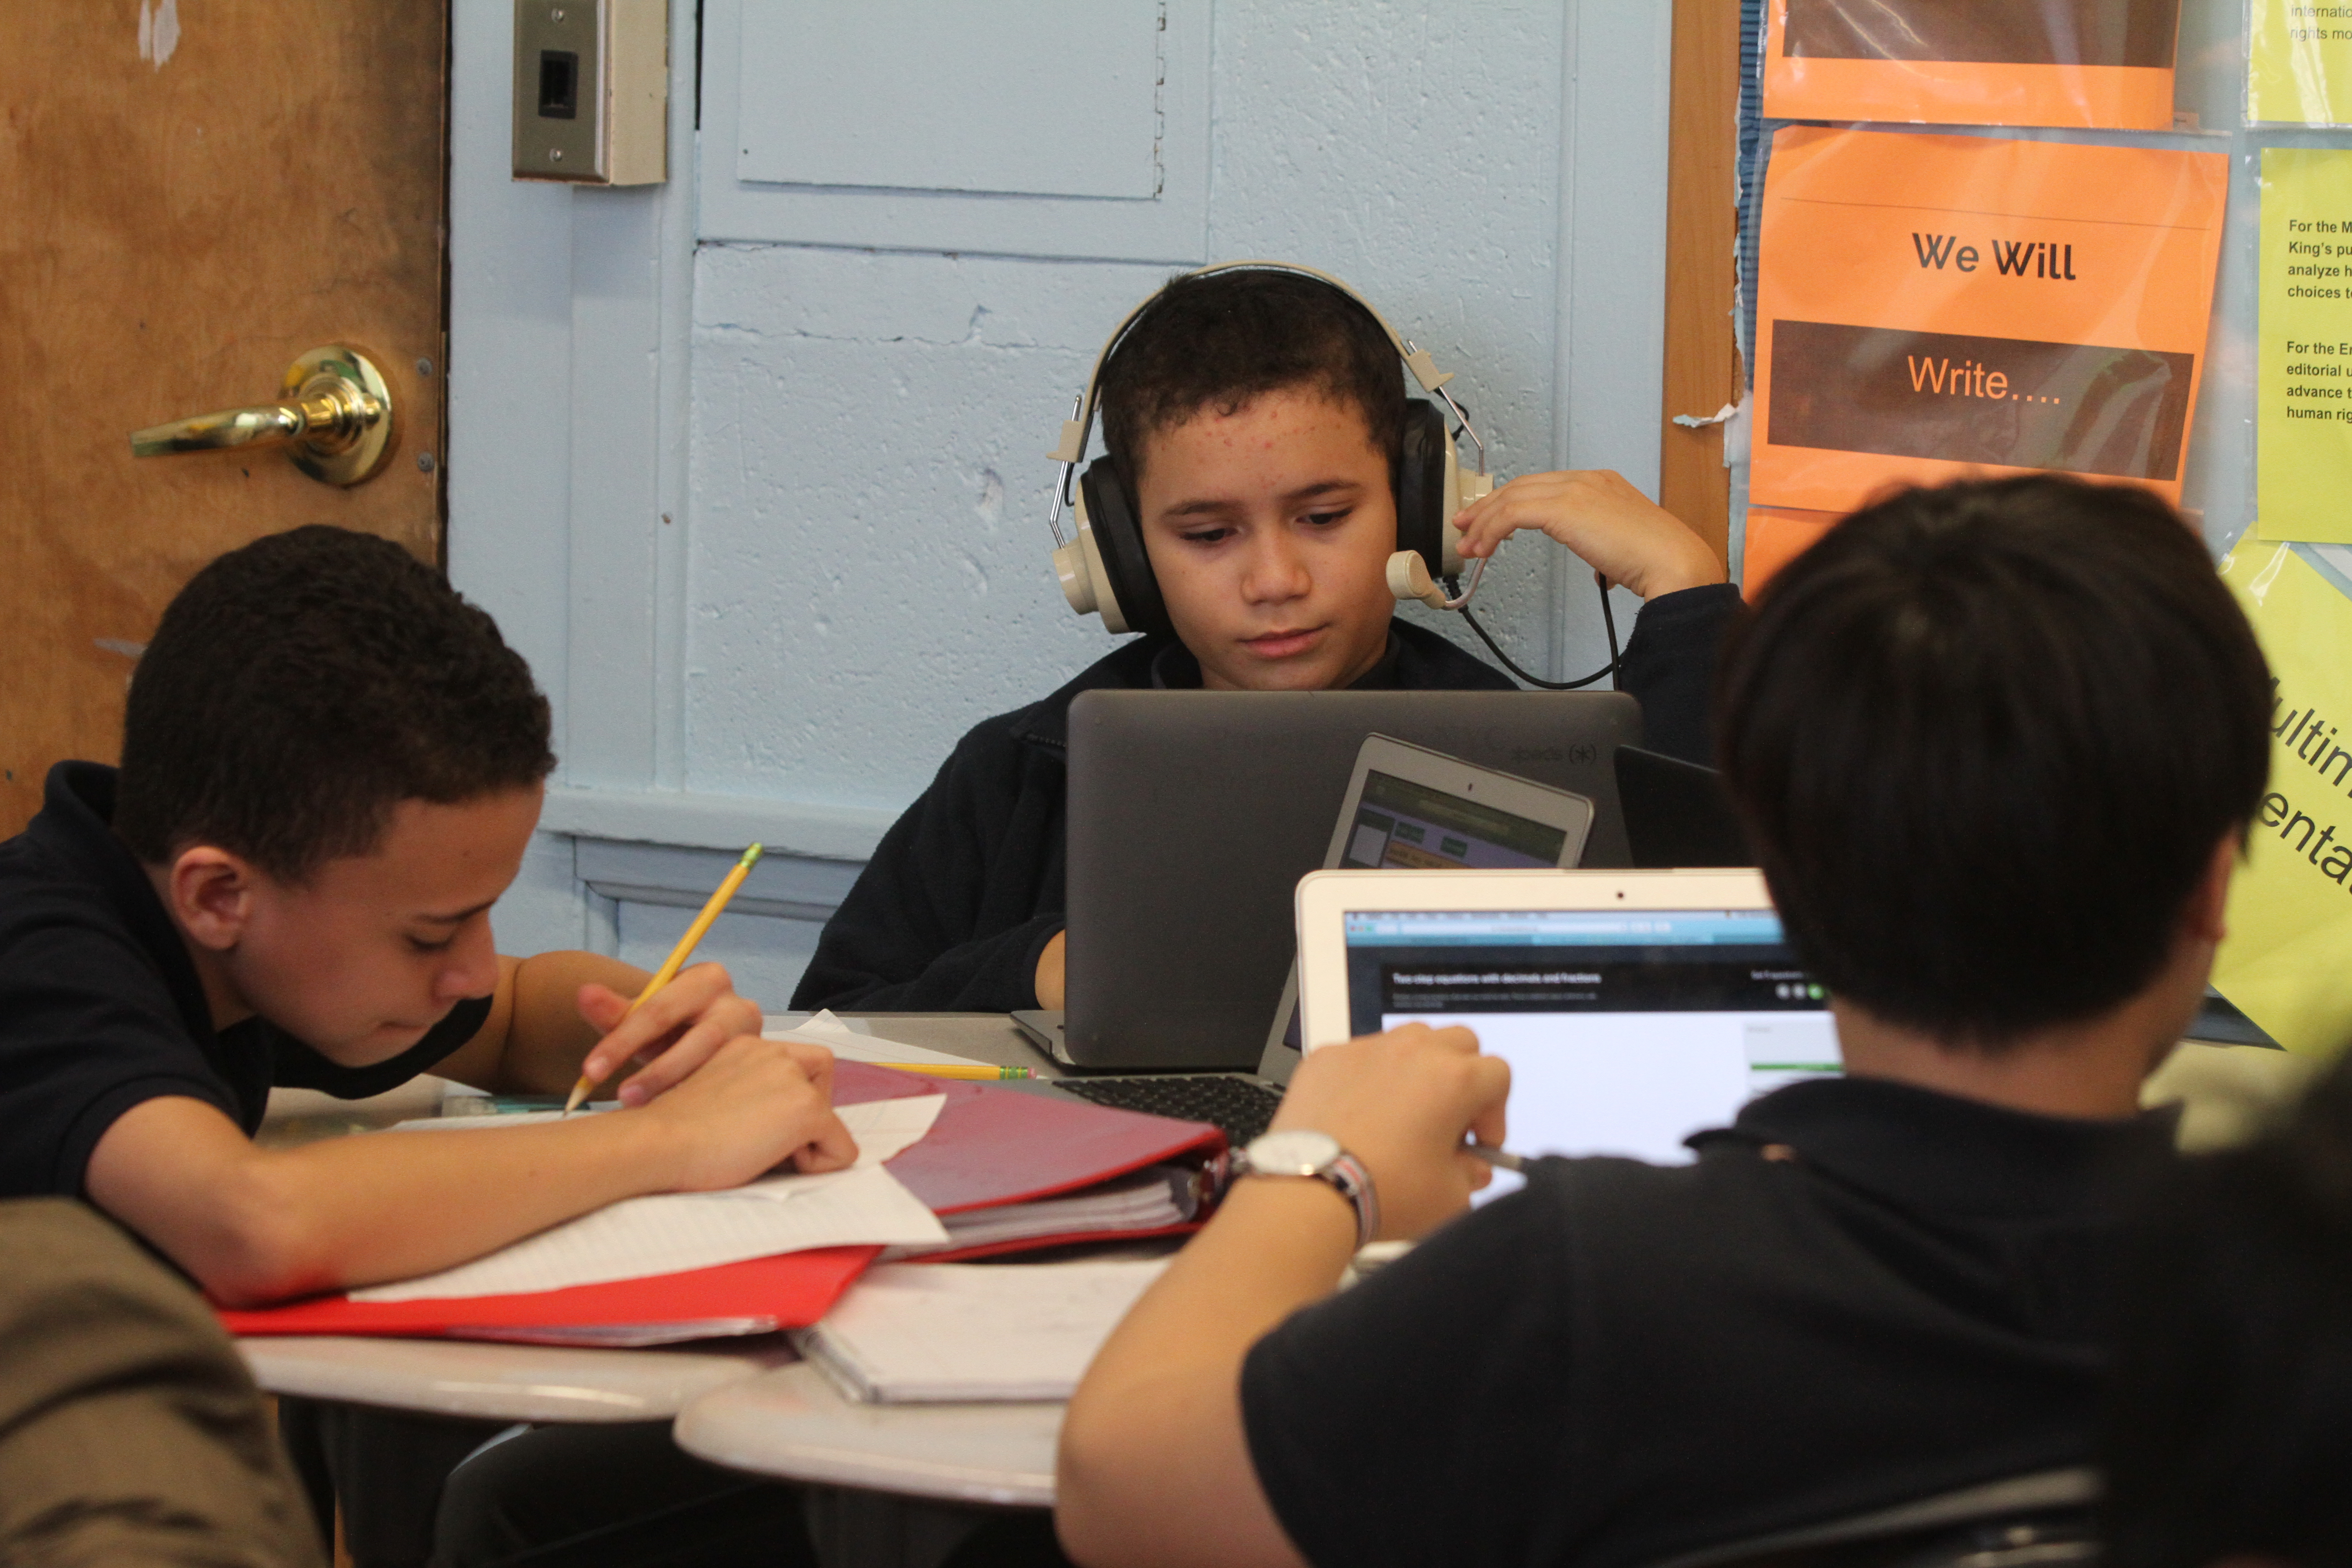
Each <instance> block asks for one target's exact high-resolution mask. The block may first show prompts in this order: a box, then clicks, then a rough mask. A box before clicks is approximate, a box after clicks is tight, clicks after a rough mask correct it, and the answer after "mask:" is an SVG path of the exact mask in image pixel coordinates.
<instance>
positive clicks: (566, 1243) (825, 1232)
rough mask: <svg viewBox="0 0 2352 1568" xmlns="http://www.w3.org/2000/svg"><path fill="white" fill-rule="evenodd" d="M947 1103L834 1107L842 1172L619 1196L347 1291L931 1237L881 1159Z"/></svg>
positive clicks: (931, 1218) (678, 1266)
mask: <svg viewBox="0 0 2352 1568" xmlns="http://www.w3.org/2000/svg"><path fill="white" fill-rule="evenodd" d="M946 1103H947V1098H946V1096H944V1095H937V1094H926V1095H918V1096H914V1097H911V1098H909V1099H906V1100H872V1101H869V1102H867V1103H866V1104H863V1105H845V1106H842V1107H840V1108H839V1110H840V1115H841V1120H842V1121H844V1122H845V1124H846V1125H847V1126H848V1128H849V1131H850V1135H851V1136H852V1137H854V1138H856V1140H857V1145H858V1159H857V1163H856V1165H855V1166H853V1167H851V1168H850V1169H848V1170H846V1171H831V1172H827V1173H824V1174H822V1175H814V1176H801V1175H784V1176H767V1177H763V1178H761V1180H759V1181H756V1182H751V1183H749V1184H745V1185H743V1186H740V1187H734V1188H730V1189H729V1190H728V1191H725V1192H719V1193H665V1194H659V1195H656V1196H653V1197H643V1198H628V1199H625V1200H624V1201H623V1202H620V1203H617V1204H610V1205H606V1206H605V1207H604V1208H601V1209H598V1210H596V1211H595V1212H594V1213H593V1214H585V1215H581V1216H580V1217H579V1218H577V1219H574V1220H567V1221H566V1222H564V1223H563V1224H562V1225H559V1226H552V1227H551V1228H549V1229H547V1230H542V1231H541V1232H540V1233H539V1234H538V1235H536V1236H530V1237H524V1238H523V1239H522V1240H520V1241H518V1242H516V1243H514V1244H513V1245H512V1246H509V1247H500V1248H499V1250H498V1251H496V1252H493V1253H489V1254H488V1255H486V1256H484V1257H481V1258H476V1259H475V1260H474V1261H473V1262H471V1263H461V1264H459V1265H457V1267H456V1268H445V1269H443V1270H441V1271H440V1272H439V1273H437V1274H427V1275H424V1276H421V1277H419V1278H417V1279H403V1280H400V1281H397V1282H396V1283H394V1284H390V1285H375V1286H370V1287H367V1288H365V1289H358V1290H353V1291H352V1293H351V1299H352V1300H354V1301H415V1300H443V1299H446V1298H453V1297H467V1296H510V1295H516V1294H520V1293H521V1292H523V1291H529V1290H560V1289H565V1288H567V1287H569V1286H573V1285H601V1284H604V1283H605V1282H607V1281H610V1280H614V1279H646V1278H648V1277H650V1276H652V1275H656V1274H677V1273H681V1272H683V1271H684V1270H686V1269H688V1268H715V1267H717V1266H718V1265H719V1264H722V1263H740V1262H741V1261H742V1260H743V1259H745V1258H768V1257H772V1256H773V1255H775V1254H777V1253H780V1252H800V1251H803V1250H805V1249H807V1248H809V1247H856V1246H873V1245H879V1246H885V1247H887V1246H903V1245H923V1244H932V1245H936V1244H938V1243H940V1242H942V1241H945V1240H946V1239H947V1230H946V1227H945V1226H941V1225H940V1222H939V1217H938V1216H937V1215H934V1214H932V1213H931V1211H930V1210H929V1209H928V1208H926V1207H925V1206H924V1205H922V1203H921V1202H920V1201H919V1200H918V1199H917V1198H916V1196H915V1195H914V1194H912V1193H910V1192H908V1190H907V1189H906V1188H905V1187H904V1186H902V1185H901V1184H899V1182H898V1178H897V1177H896V1176H893V1175H892V1174H891V1173H889V1172H887V1171H886V1170H884V1169H883V1168H882V1165H881V1162H882V1161H884V1160H887V1159H888V1158H890V1156H891V1155H893V1154H896V1153H898V1152H899V1151H901V1150H903V1149H905V1148H907V1147H908V1146H909V1145H911V1144H913V1143H914V1142H917V1141H918V1140H919V1139H920V1138H921V1137H922V1135H923V1134H924V1133H926V1132H928V1131H930V1126H931V1122H932V1121H934V1120H936V1119H937V1118H938V1116H939V1113H940V1107H941V1106H942V1105H944V1104H946ZM610 1114H614V1115H628V1114H630V1112H626V1111H614V1112H611V1113H610ZM538 1115H539V1113H536V1112H532V1113H526V1114H524V1115H522V1116H519V1117H516V1118H512V1119H509V1118H506V1117H495V1116H472V1117H457V1118H452V1119H450V1121H449V1122H448V1126H449V1127H451V1128H472V1127H486V1126H488V1127H495V1126H499V1125H513V1124H514V1123H515V1122H516V1121H525V1122H528V1121H532V1120H535V1119H537V1117H538ZM423 1125H425V1126H430V1127H435V1128H436V1129H437V1128H439V1127H440V1126H441V1125H442V1124H441V1123H439V1122H427V1123H424V1124H423ZM393 1135H394V1136H396V1135H398V1134H397V1133H396V1132H395V1133H394V1134H393Z"/></svg>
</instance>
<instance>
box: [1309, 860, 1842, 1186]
mask: <svg viewBox="0 0 2352 1568" xmlns="http://www.w3.org/2000/svg"><path fill="white" fill-rule="evenodd" d="M1297 910H1298V953H1299V965H1300V1001H1301V1015H1302V1023H1303V1037H1304V1039H1305V1040H1306V1042H1307V1050H1308V1051H1309V1052H1310V1053H1311V1052H1313V1051H1314V1050H1315V1049H1316V1048H1318V1047H1321V1046H1324V1045H1328V1044H1331V1043H1334V1042H1337V1041H1340V1040H1346V1039H1349V1038H1352V1037H1357V1036H1360V1035H1370V1034H1377V1033H1379V1032H1380V1031H1381V1030H1384V1029H1391V1028H1394V1027H1396V1026H1399V1025H1401V1024H1407V1023H1414V1022H1420V1023H1426V1024H1429V1025H1432V1026H1446V1025H1453V1024H1464V1025H1467V1026H1470V1027H1471V1028H1473V1029H1475V1031H1477V1035H1478V1040H1479V1044H1480V1046H1481V1047H1482V1048H1483V1049H1485V1050H1486V1051H1487V1052H1489V1053H1491V1054H1493V1055H1495V1056H1499V1057H1501V1058H1505V1059H1506V1060H1507V1061H1508V1062H1509V1063H1510V1064H1511V1099H1510V1105H1509V1111H1508V1119H1509V1124H1510V1131H1509V1135H1508V1137H1507V1139H1506V1141H1505V1142H1506V1143H1507V1147H1509V1148H1510V1149H1511V1150H1512V1151H1513V1152H1517V1153H1520V1154H1528V1155H1535V1154H1624V1155H1631V1156H1633V1157H1634V1158H1636V1159H1642V1160H1648V1161H1651V1162H1654V1163H1661V1164H1672V1163H1685V1162H1687V1161H1689V1160H1691V1159H1692V1158H1694V1156H1693V1155H1692V1153H1691V1152H1690V1151H1689V1150H1687V1149H1685V1147H1683V1140H1684V1139H1685V1138H1687V1137H1689V1136H1690V1135H1691V1134H1692V1133H1694V1132H1696V1131H1702V1130H1703V1129H1706V1128H1710V1127H1722V1126H1726V1125H1728V1124H1729V1123H1730V1121H1732V1120H1733V1119H1734V1118H1735V1117H1736V1116H1738V1113H1739V1109H1740V1107H1741V1106H1743V1105H1745V1104H1746V1103H1747V1102H1748V1100H1750V1099H1752V1098H1753V1097H1755V1096H1756V1095H1759V1094H1761V1093H1764V1092H1766V1091H1768V1090H1769V1089H1777V1088H1779V1087H1780V1086H1781V1085H1782V1084H1785V1083H1790V1082H1792V1081H1795V1080H1797V1079H1803V1078H1814V1077H1821V1076H1824V1075H1830V1074H1834V1073H1836V1072H1837V1071H1838V1070H1839V1057H1838V1043H1837V1031H1836V1028H1835V1026H1834V1025H1833V1024H1832V1021H1831V1018H1830V1015H1829V1012H1828V1007H1827V1004H1826V1003H1825V1001H1824V1000H1823V998H1822V989H1821V987H1820V986H1819V985H1817V984H1814V983H1813V981H1812V979H1811V977H1810V976H1809V975H1808V974H1806V973H1805V971H1804V969H1803V968H1802V967H1801V965H1800V964H1799V963H1798V962H1797V960H1796V957H1795V955H1794V954H1793V953H1792V952H1791V951H1790V948H1789V946H1788V943H1787V942H1785V941H1784V940H1783V938H1782V935H1781V931H1780V916H1779V915H1778V914H1776V913H1775V912H1774V911H1773V909H1772V901H1771V899H1770V897H1769V895H1768V894H1767V893H1766V891H1765V889H1764V879H1762V878H1761V877H1759V876H1758V875H1757V874H1756V873H1755V872H1753V871H1413V872H1405V873H1400V872H1396V871H1318V872H1315V873H1313V874H1312V875H1310V876H1308V877H1307V878H1306V879H1303V880H1302V881H1301V882H1300V883H1299V885H1298V901H1297ZM1516 1184H1517V1183H1516V1182H1498V1183H1497V1184H1496V1186H1495V1187H1493V1188H1490V1189H1488V1193H1489V1194H1490V1195H1491V1194H1493V1193H1495V1192H1496V1191H1500V1190H1507V1187H1508V1186H1511V1185H1516Z"/></svg>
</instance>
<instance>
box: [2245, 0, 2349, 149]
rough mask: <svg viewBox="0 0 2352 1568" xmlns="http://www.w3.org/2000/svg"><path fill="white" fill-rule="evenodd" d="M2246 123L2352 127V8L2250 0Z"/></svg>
mask: <svg viewBox="0 0 2352 1568" xmlns="http://www.w3.org/2000/svg"><path fill="white" fill-rule="evenodd" d="M2246 119H2247V121H2249V122H2251V123H2253V124H2258V125H2259V124H2264V123H2268V124H2273V125H2352V5H2346V4H2343V3H2342V0H2251V4H2250V5H2249V6H2248V8H2247V16H2246Z"/></svg>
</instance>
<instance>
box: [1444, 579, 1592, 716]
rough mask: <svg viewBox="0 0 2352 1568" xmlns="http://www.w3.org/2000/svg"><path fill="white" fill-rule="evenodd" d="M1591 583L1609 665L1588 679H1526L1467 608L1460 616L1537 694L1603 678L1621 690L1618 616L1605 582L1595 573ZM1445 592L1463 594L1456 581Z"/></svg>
mask: <svg viewBox="0 0 2352 1568" xmlns="http://www.w3.org/2000/svg"><path fill="white" fill-rule="evenodd" d="M1592 581H1593V583H1594V584H1595V585H1597V586H1598V587H1599V588H1600V590H1601V625H1602V626H1605V627H1606V628H1607V629H1608V632H1609V662H1608V663H1607V664H1604V665H1602V666H1601V668H1599V669H1596V670H1594V671H1593V672H1592V673H1591V675H1588V676H1586V677H1585V678H1584V679H1581V680H1544V679H1540V678H1538V677H1536V676H1532V675H1529V674H1528V672H1527V671H1526V670H1524V669H1521V668H1519V667H1518V664H1517V661H1516V660H1514V659H1513V658H1511V656H1510V655H1509V654H1507V653H1505V652H1504V651H1503V648H1502V645H1501V644H1499V643H1497V642H1496V640H1495V639H1494V638H1493V637H1490V636H1489V635H1488V634H1487V631H1486V627H1485V626H1480V625H1479V624H1478V617H1477V616H1474V615H1472V614H1471V613H1470V606H1469V605H1463V606H1462V610H1461V616H1462V618H1463V619H1464V620H1465V621H1466V622H1468V623H1469V625H1470V629H1471V630H1472V631H1474V632H1476V633H1477V634H1478V640H1479V641H1480V642H1482V643H1485V644H1486V647H1487V651H1489V652H1491V653H1492V654H1493V655H1494V656H1495V657H1496V658H1498V659H1500V660H1501V661H1502V665H1503V668H1505V669H1507V670H1509V671H1510V672H1511V673H1512V674H1513V675H1516V676H1517V677H1518V678H1519V679H1521V680H1524V681H1526V682H1527V683H1528V685H1529V686H1532V687H1534V688H1535V689H1537V690H1538V691H1578V690H1581V689H1583V688H1585V687H1588V686H1590V685H1591V684H1592V683H1593V682H1594V681H1596V680H1598V679H1601V677H1602V676H1604V675H1605V676H1607V677H1609V687H1610V689H1611V690H1612V691H1616V690H1622V689H1623V686H1622V682H1621V681H1620V680H1619V679H1618V665H1619V662H1620V658H1621V656H1620V655H1619V653H1618V651H1617V614H1616V612H1615V611H1614V610H1613V609H1612V608H1611V607H1610V604H1609V585H1608V580H1607V579H1606V578H1604V577H1602V576H1601V574H1600V573H1598V572H1595V573H1594V574H1592ZM1445 592H1446V596H1447V597H1449V598H1454V597H1458V596H1459V595H1460V594H1461V592H1462V590H1461V588H1460V586H1459V584H1458V581H1457V579H1455V578H1453V577H1448V578H1446V579H1445Z"/></svg>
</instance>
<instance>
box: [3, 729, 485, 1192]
mask: <svg viewBox="0 0 2352 1568" xmlns="http://www.w3.org/2000/svg"><path fill="white" fill-rule="evenodd" d="M113 815H114V770H113V769H112V768H109V767H102V766H100V764H98V763H58V765H57V766H56V767H54V768H52V769H50V770H49V777H48V783H47V793H46V795H44V797H43V803H42V807H41V812H40V815H39V816H36V817H34V818H33V821H32V824H31V826H27V827H26V829H25V831H24V832H23V833H20V834H18V835H17V836H16V837H14V838H11V839H9V840H8V841H7V842H6V843H5V844H0V1129H5V1131H0V1197H12V1198H13V1197H33V1196H38V1195H42V1194H62V1195H65V1196H68V1197H79V1196H80V1195H82V1177H83V1172H84V1169H85V1167H87V1166H88V1164H89V1154H90V1151H91V1150H92V1149H94V1148H96V1147H97V1146H98V1141H99V1138H100V1135H102V1134H103V1133H104V1132H105V1131H106V1130H107V1129H108V1128H109V1127H110V1126H112V1125H113V1123H114V1120H115V1118H116V1117H118V1116H121V1114H122V1113H123V1112H124V1111H126V1110H130V1109H131V1107H132V1106H134V1105H137V1104H139V1103H141V1102H142V1101H143V1100H154V1099H158V1098H161V1097H163V1096H166V1095H184V1096H187V1097H188V1098H190V1099H194V1100H203V1101H205V1103H206V1104H208V1105H215V1106H218V1107H219V1108H220V1110H222V1111H223V1112H224V1113H225V1114H226V1115H227V1116H228V1117H230V1118H231V1119H232V1120H234V1121H236V1124H237V1125H238V1126H240V1127H242V1128H244V1129H245V1130H246V1131H247V1132H248V1133H249V1132H251V1131H253V1130H254V1129H255V1128H257V1127H258V1126H260V1125H261V1113H262V1111H263V1110H264V1109H265V1108H266V1107H267V1105H268V1100H269V1090H270V1088H271V1086H272V1085H274V1084H286V1085H290V1086H293V1087H296V1088H301V1089H324V1090H326V1091H327V1092H328V1093H330V1094H334V1095H340V1096H341V1097H343V1098H344V1099H347V1100H353V1099H358V1098H359V1097H361V1096H362V1095H370V1094H381V1093H383V1091H384V1090H385V1089H393V1088H395V1087H397V1086H398V1085H400V1084H403V1083H405V1082H406V1081H407V1080H408V1079H412V1078H414V1077H415V1076H416V1075H417V1074H418V1073H420V1072H423V1071H425V1069H426V1068H431V1067H433V1066H434V1065H435V1064H436V1063H437V1062H439V1061H440V1060H441V1059H442V1058H444V1057H446V1056H447V1055H448V1054H449V1053H450V1052H452V1051H454V1050H456V1049H457V1047H459V1046H462V1045H464V1044H465V1043H466V1042H467V1040H469V1039H472V1038H473V1037H474V1035H475V1034H476V1032H477V1031H478V1030H479V1029H480V1028H481V1026H482V1021H483V1020H484V1019H485V1018H487V1017H488V1016H489V1011H490V1002H489V998H488V997H479V998H476V999H474V1000H471V1001H466V1002H460V1003H459V1004H457V1006H455V1007H453V1008H451V1009H450V1010H449V1015H448V1016H446V1017H445V1018H443V1019H442V1020H441V1022H440V1023H438V1024H436V1025H435V1026H433V1028H432V1029H431V1030H430V1031H429V1032H428V1033H427V1034H426V1035H425V1037H424V1038H423V1039H422V1040H419V1041H418V1042H417V1043H416V1044H415V1045H414V1046H412V1047H409V1048H408V1049H407V1050H405V1051H403V1052H402V1053H401V1054H400V1055H398V1056H396V1057H394V1058H391V1059H390V1060H388V1061H383V1062H378V1063H377V1064H376V1065H375V1066H373V1067H367V1068H346V1067H338V1066H337V1065H335V1064H334V1063H333V1062H331V1061H329V1060H328V1059H327V1058H325V1057H322V1056H320V1054H319V1053H318V1052H317V1051H315V1050H312V1049H311V1048H310V1047H309V1046H306V1045H304V1044H303V1043H302V1042H301V1041H299V1040H298V1039H296V1038H294V1037H292V1036H291V1035H289V1034H288V1033H286V1032H285V1031H284V1030H283V1029H280V1028H278V1027H277V1026H274V1025H272V1024H270V1023H268V1022H267V1021H265V1020H263V1019H260V1018H249V1019H247V1020H246V1021H245V1022H244V1023H241V1024H237V1025H234V1026H231V1027H229V1028H226V1029H223V1030H219V1031H215V1029H214V1028H213V1026H212V1016H211V1012H210V1010H209V1009H208V1008H207V1007H206V1005H205V993H204V986H203V984H202V983H201V982H200V981H199V980H198V979H197V977H196V970H195V965H194V963H193V962H192V961H191V960H190V959H189V957H188V951H187V948H186V946H185V945H184V943H183V942H182V940H181V937H180V933H179V930H178V928H177V927H175V926H173V923H172V921H171V917H170V916H169V915H168V914H166V913H165V912H164V910H163V901H162V900H159V899H158V898H157V897H156V896H155V889H154V887H153V885H152V883H150V882H149V881H148V879H147V873H146V872H145V870H144V869H143V868H142V867H141V866H140V864H139V861H138V858H136V857H135V856H133V855H132V854H131V851H130V850H129V849H128V848H126V847H124V846H123V844H122V841H121V839H119V838H117V837H115V836H114V833H113V830H112V828H111V827H110V826H108V825H109V823H110V821H111V820H112V818H113Z"/></svg>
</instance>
